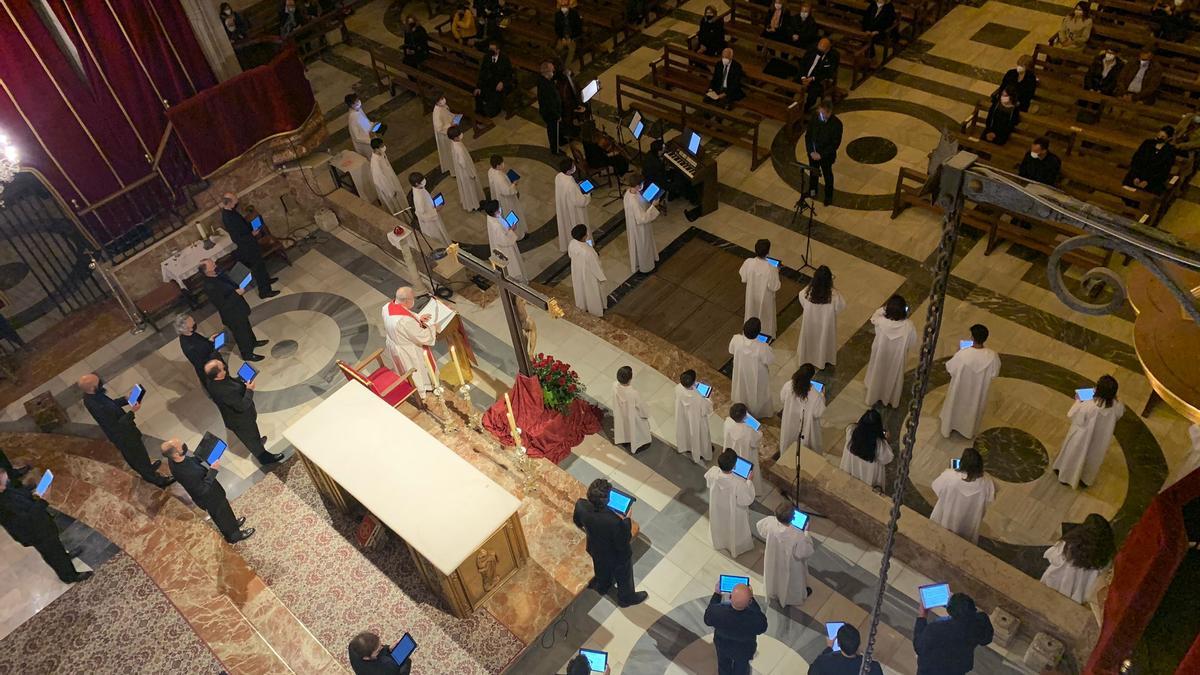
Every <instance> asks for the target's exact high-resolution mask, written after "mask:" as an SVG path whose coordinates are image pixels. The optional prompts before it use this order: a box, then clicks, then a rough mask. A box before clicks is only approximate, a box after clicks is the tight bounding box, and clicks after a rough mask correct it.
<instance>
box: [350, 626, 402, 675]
mask: <svg viewBox="0 0 1200 675" xmlns="http://www.w3.org/2000/svg"><path fill="white" fill-rule="evenodd" d="M347 650H348V651H349V656H350V668H351V669H352V670H354V675H408V673H409V671H411V670H412V659H408V660H406V661H405V662H404V663H403V665H402V664H399V663H396V659H394V658H392V650H391V647H389V646H388V645H385V644H384V643H383V640H380V639H379V636H378V635H376V634H375V633H372V632H370V631H363V632H361V633H359V634H358V635H355V636H354V639H353V640H351V641H350V646H349V647H348V648H347Z"/></svg>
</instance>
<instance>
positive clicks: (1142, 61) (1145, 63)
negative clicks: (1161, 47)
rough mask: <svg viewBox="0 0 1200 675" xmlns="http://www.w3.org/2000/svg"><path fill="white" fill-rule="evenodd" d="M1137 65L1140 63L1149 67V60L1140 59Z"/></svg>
mask: <svg viewBox="0 0 1200 675" xmlns="http://www.w3.org/2000/svg"><path fill="white" fill-rule="evenodd" d="M1138 63H1141V64H1142V65H1143V66H1148V65H1150V60H1149V59H1141V60H1140V61H1139V62H1138Z"/></svg>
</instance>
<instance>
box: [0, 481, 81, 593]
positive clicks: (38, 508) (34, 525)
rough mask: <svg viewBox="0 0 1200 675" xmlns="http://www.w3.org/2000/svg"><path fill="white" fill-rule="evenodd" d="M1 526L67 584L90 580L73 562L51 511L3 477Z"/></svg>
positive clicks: (0, 498) (0, 494)
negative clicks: (32, 551) (31, 549)
mask: <svg viewBox="0 0 1200 675" xmlns="http://www.w3.org/2000/svg"><path fill="white" fill-rule="evenodd" d="M0 525H2V526H3V527H4V529H5V531H7V532H8V534H9V536H11V537H12V538H13V540H15V541H16V542H17V543H18V544H20V545H22V546H32V547H33V548H34V549H35V550H37V552H38V553H40V554H41V555H42V560H45V561H46V564H47V565H49V566H50V569H52V570H54V573H55V574H57V575H58V578H59V580H61V581H62V582H63V583H64V584H73V583H75V582H77V581H83V580H84V579H89V578H91V576H92V573H91V572H79V571H77V570H76V569H75V565H74V564H73V563H72V562H71V558H73V557H75V556H74V555H72V554H71V553H68V552H67V549H66V547H65V546H63V543H62V539H60V538H59V534H58V525H57V524H55V522H54V516H52V515H50V508H49V507H48V506H47V505H46V502H45V501H43V500H42V499H41V498H40V497H38V496H37V495H35V494H33V490H31V489H29V488H28V487H26V486H24V485H21V484H20V483H17V482H15V481H13V482H10V481H9V478H8V474H7V473H0Z"/></svg>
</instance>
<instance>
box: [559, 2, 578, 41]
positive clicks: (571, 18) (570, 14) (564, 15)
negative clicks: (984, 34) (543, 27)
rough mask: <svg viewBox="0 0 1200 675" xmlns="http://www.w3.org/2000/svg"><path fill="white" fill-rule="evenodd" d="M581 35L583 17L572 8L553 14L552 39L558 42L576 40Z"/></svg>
mask: <svg viewBox="0 0 1200 675" xmlns="http://www.w3.org/2000/svg"><path fill="white" fill-rule="evenodd" d="M582 35H583V17H581V16H579V10H577V9H575V8H574V7H572V8H570V9H568V10H567V11H566V12H563V11H562V10H561V9H560V10H558V11H556V12H554V37H556V38H558V39H559V40H578V39H579V38H580V37H581V36H582Z"/></svg>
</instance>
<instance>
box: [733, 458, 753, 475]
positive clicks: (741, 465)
mask: <svg viewBox="0 0 1200 675" xmlns="http://www.w3.org/2000/svg"><path fill="white" fill-rule="evenodd" d="M753 468H754V465H753V464H751V463H750V461H749V460H745V459H742V458H741V457H738V458H737V461H736V462H734V463H733V475H735V476H741V477H742V478H749V477H750V469H753Z"/></svg>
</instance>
